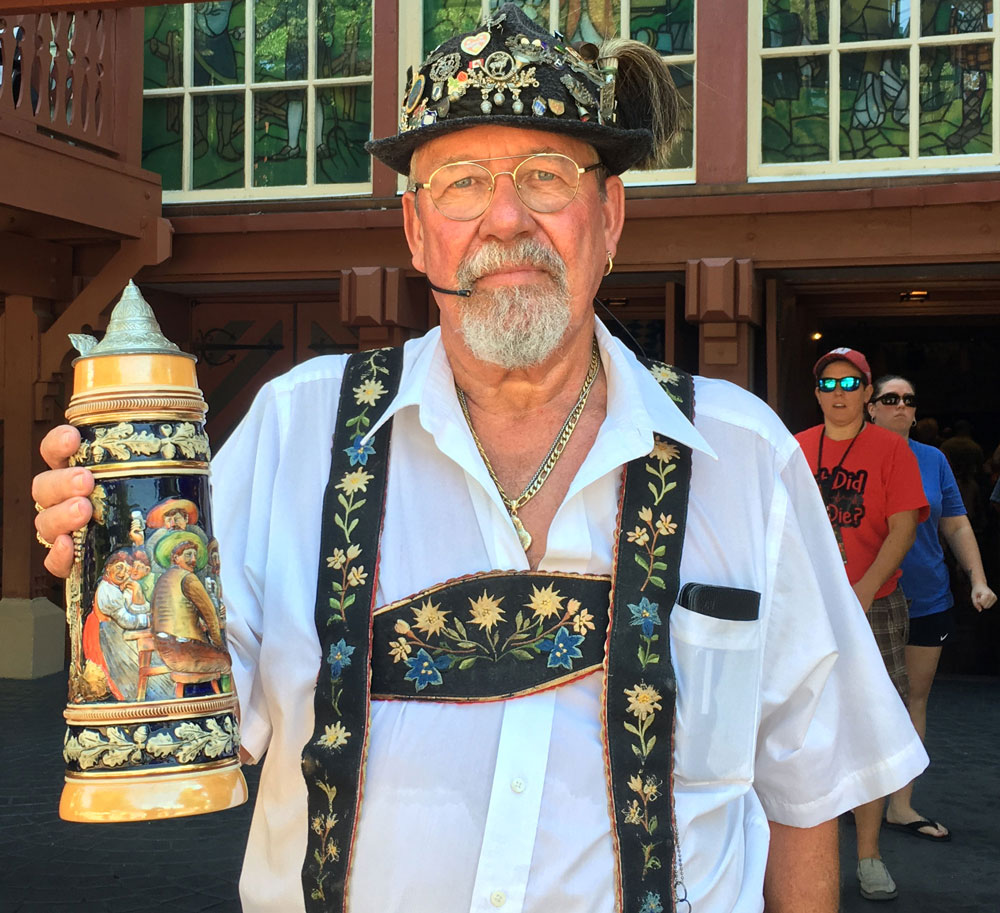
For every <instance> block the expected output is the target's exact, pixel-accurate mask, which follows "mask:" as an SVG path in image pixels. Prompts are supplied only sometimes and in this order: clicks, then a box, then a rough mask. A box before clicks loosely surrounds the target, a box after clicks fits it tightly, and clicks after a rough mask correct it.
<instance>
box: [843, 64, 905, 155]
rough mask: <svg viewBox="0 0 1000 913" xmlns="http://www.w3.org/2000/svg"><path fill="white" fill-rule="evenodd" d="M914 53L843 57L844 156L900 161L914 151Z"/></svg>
mask: <svg viewBox="0 0 1000 913" xmlns="http://www.w3.org/2000/svg"><path fill="white" fill-rule="evenodd" d="M908 62H909V52H908V51H905V50H900V51H885V52H880V51H873V52H869V53H866V54H843V55H842V56H841V58H840V157H841V158H842V159H845V160H846V159H870V158H898V157H900V156H906V155H909V150H910V128H909V123H910V107H909V106H910V86H909V79H910V68H909V63H908Z"/></svg>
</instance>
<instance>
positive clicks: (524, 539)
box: [510, 514, 531, 551]
mask: <svg viewBox="0 0 1000 913" xmlns="http://www.w3.org/2000/svg"><path fill="white" fill-rule="evenodd" d="M510 519H511V520H512V521H513V522H514V529H515V530H517V538H518V539H520V540H521V548H523V549H524V550H525V551H527V550H528V549H529V548H531V533H529V532H528V531H527V530H526V529H525V528H524V524H523V523H522V522H521V518H520V517H518V515H517V514H511V515H510Z"/></svg>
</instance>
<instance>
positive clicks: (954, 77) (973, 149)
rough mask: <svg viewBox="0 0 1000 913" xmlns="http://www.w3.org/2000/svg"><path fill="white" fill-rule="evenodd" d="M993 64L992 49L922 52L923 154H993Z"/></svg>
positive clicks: (969, 47) (969, 46)
mask: <svg viewBox="0 0 1000 913" xmlns="http://www.w3.org/2000/svg"><path fill="white" fill-rule="evenodd" d="M992 90H993V60H992V47H991V45H989V44H966V45H957V46H952V47H937V48H923V49H922V50H921V52H920V154H921V155H963V154H971V153H977V152H979V153H982V152H992V151H993V143H992V117H993V105H992V96H993V91H992Z"/></svg>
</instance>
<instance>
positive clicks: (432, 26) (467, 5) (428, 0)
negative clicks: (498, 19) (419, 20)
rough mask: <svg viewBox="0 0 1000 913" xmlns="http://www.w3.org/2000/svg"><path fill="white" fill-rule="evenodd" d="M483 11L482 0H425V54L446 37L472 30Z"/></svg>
mask: <svg viewBox="0 0 1000 913" xmlns="http://www.w3.org/2000/svg"><path fill="white" fill-rule="evenodd" d="M482 11H483V4H482V0H424V56H426V55H427V54H429V53H430V52H431V51H433V50H434V48H436V47H437V46H438V45H439V44H440V43H441V42H442V41H444V40H445V39H447V38H453V37H454V36H455V35H460V34H462V33H463V32H470V31H472V29H473V28H475V26H476V23H477V22H479V20H480V19H481V18H482Z"/></svg>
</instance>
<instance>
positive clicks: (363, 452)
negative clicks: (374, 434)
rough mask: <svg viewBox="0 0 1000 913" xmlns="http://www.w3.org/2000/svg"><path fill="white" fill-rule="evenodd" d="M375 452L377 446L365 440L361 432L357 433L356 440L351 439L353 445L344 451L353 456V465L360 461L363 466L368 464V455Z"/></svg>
mask: <svg viewBox="0 0 1000 913" xmlns="http://www.w3.org/2000/svg"><path fill="white" fill-rule="evenodd" d="M374 452H375V448H374V447H372V445H371V444H370V443H369V442H368V441H363V440H362V439H361V435H360V434H358V435H355V437H354V440H353V441H351V446H350V447H348V448H347V449H346V450H345V451H344V453H346V454H347V455H348V456H349V457H350V458H351V465H352V466H357V465H358V463H360V464H361V465H362V466H364V465H366V464H367V463H368V457H370V456H371V455H372V454H373V453H374Z"/></svg>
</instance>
